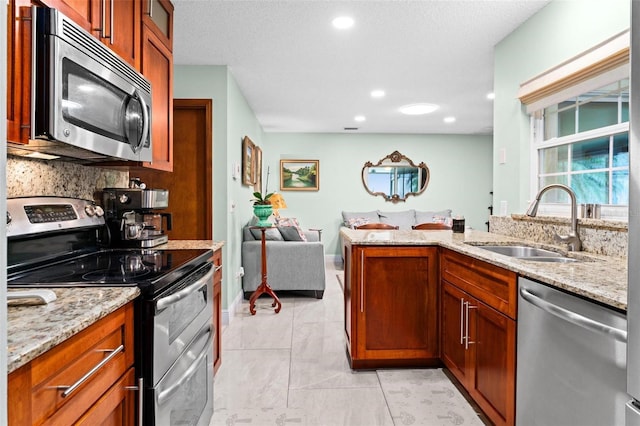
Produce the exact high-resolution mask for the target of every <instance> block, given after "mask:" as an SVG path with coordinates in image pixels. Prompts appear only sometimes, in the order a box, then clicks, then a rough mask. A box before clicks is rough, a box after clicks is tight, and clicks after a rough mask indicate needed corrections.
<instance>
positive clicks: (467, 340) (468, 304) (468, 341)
mask: <svg viewBox="0 0 640 426" xmlns="http://www.w3.org/2000/svg"><path fill="white" fill-rule="evenodd" d="M464 303H465V305H466V306H465V333H464V334H465V337H464V350H465V351H466V350H467V349H469V345H470V344H472V343H475V342H472V341H471V337H470V336H469V309H476V307H477V306H471V302H464Z"/></svg>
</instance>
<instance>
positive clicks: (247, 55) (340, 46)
mask: <svg viewBox="0 0 640 426" xmlns="http://www.w3.org/2000/svg"><path fill="white" fill-rule="evenodd" d="M173 3H174V6H175V20H174V62H175V64H176V65H178V64H180V65H184V64H198V65H228V66H229V69H230V71H231V74H232V75H233V76H234V78H235V79H236V81H237V82H238V85H239V87H240V90H241V91H242V93H243V94H244V96H245V97H246V99H247V101H248V103H249V105H250V106H251V108H252V109H253V111H254V112H255V114H256V116H257V118H258V121H259V122H260V124H261V125H262V127H263V128H264V130H265V131H266V132H343V131H344V128H345V127H357V128H358V130H357V132H360V133H460V134H490V133H492V124H493V105H492V102H491V101H489V100H487V98H486V95H487V93H489V92H492V91H493V48H494V46H495V45H496V44H497V43H498V42H499V41H500V40H502V39H503V38H504V37H505V36H507V35H508V34H509V33H510V32H511V31H513V30H514V29H515V28H517V27H518V26H519V25H520V24H522V23H523V22H524V21H526V20H527V19H528V18H529V17H531V16H532V15H533V14H535V13H536V12H537V11H539V10H540V9H541V8H542V7H544V6H545V5H546V4H547V3H548V0H544V1H543V0H526V1H517V0H512V1H507V0H467V1H458V0H440V1H435V0H422V1H417V0H415V1H401V0H388V1H375V0H374V1H372V0H369V1H364V0H363V1H322V0H289V1H277V0H261V1H244V0H174V1H173ZM339 15H349V16H351V17H352V18H353V19H354V20H355V25H354V26H353V27H352V28H351V29H349V30H343V31H338V30H336V29H335V28H333V27H332V25H331V21H332V20H333V18H335V17H336V16H339ZM373 89H383V90H385V91H386V96H385V97H384V98H383V99H372V98H371V97H370V92H371V91H372V90H373ZM417 102H429V103H435V104H438V105H440V108H439V109H438V110H437V111H436V112H434V113H432V114H429V115H426V116H405V115H402V114H400V113H399V112H398V108H399V107H400V106H402V105H405V104H411V103H417ZM356 115H364V116H366V121H365V122H361V123H358V122H355V121H354V117H355V116H356ZM446 116H454V117H456V122H455V123H452V124H446V123H444V122H443V118H444V117H446Z"/></svg>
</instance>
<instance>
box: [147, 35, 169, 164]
mask: <svg viewBox="0 0 640 426" xmlns="http://www.w3.org/2000/svg"><path fill="white" fill-rule="evenodd" d="M143 27H144V28H143V31H142V74H144V76H145V77H147V79H148V80H149V81H150V82H151V111H153V119H152V121H151V147H152V151H153V154H152V155H153V161H152V162H151V163H143V164H142V166H143V167H150V168H153V169H157V170H164V171H169V172H170V171H173V55H172V53H171V51H170V50H169V49H167V47H166V46H165V45H164V44H163V43H162V41H161V39H160V37H158V36H157V35H156V34H155V33H154V32H153V31H151V30H150V29H149V28H148V27H147V26H146V25H143Z"/></svg>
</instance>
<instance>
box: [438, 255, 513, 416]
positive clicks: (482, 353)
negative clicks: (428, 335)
mask: <svg viewBox="0 0 640 426" xmlns="http://www.w3.org/2000/svg"><path fill="white" fill-rule="evenodd" d="M461 256H462V255H459V254H455V259H453V260H454V266H453V268H449V269H448V270H447V268H448V267H450V266H451V265H452V263H451V262H448V261H447V260H452V259H451V258H449V259H447V255H446V254H445V255H443V257H442V276H443V279H442V283H441V293H440V294H441V324H442V331H441V348H442V352H441V357H442V360H443V362H444V364H445V366H446V367H447V368H449V370H450V371H451V373H452V374H453V375H454V376H455V377H456V378H457V379H458V380H459V381H460V383H461V384H462V385H463V386H464V387H465V389H466V390H467V391H468V392H469V394H470V396H471V397H472V398H473V400H474V401H475V402H476V403H477V404H478V406H480V408H481V409H482V411H483V412H484V413H485V414H486V415H487V417H489V419H490V420H491V421H492V422H493V423H494V424H496V425H513V424H514V423H515V373H516V321H515V319H514V318H511V317H509V316H508V315H507V314H505V313H504V312H500V311H498V310H497V309H495V308H493V307H491V306H489V305H488V304H487V303H485V302H484V301H483V300H482V298H481V297H478V295H479V296H481V295H482V293H483V292H485V291H487V292H491V287H492V280H491V278H489V276H490V275H488V274H486V271H484V270H482V268H483V267H486V268H489V269H491V270H493V271H496V270H495V269H494V268H496V267H495V266H493V265H489V264H486V263H484V262H482V263H479V261H478V260H475V259H473V260H471V258H469V262H468V264H469V265H471V267H469V268H467V270H466V271H465V272H464V276H460V275H458V274H456V273H455V271H456V266H455V263H457V261H459V260H463V261H464V259H461ZM474 264H475V266H480V268H477V269H474V267H473V266H474ZM452 270H453V271H454V273H452ZM503 271H504V270H503ZM497 272H501V271H497ZM504 272H505V277H506V278H508V279H507V280H506V282H511V281H512V280H511V279H513V282H512V283H511V285H512V286H513V289H514V291H515V286H516V281H515V274H512V273H510V272H509V271H504ZM448 279H451V280H452V281H458V282H459V283H460V285H461V286H463V287H466V288H468V289H470V291H473V292H474V293H478V295H471V294H469V292H467V291H465V290H462V289H461V288H460V287H459V286H457V285H454V284H453V283H451V282H450V281H449V280H448ZM498 281H500V280H498ZM503 283H504V282H502V283H501V284H503ZM511 285H510V287H511Z"/></svg>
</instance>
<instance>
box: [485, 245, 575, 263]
mask: <svg viewBox="0 0 640 426" xmlns="http://www.w3.org/2000/svg"><path fill="white" fill-rule="evenodd" d="M476 247H478V248H481V249H483V250H488V251H491V252H493V253H497V254H501V255H504V256H509V257H515V258H517V259H520V260H529V261H533V262H555V263H571V262H578V259H574V258H572V257H567V256H564V255H563V254H561V253H557V252H555V251H551V250H547V249H543V248H538V247H528V246H521V245H513V246H476Z"/></svg>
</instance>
